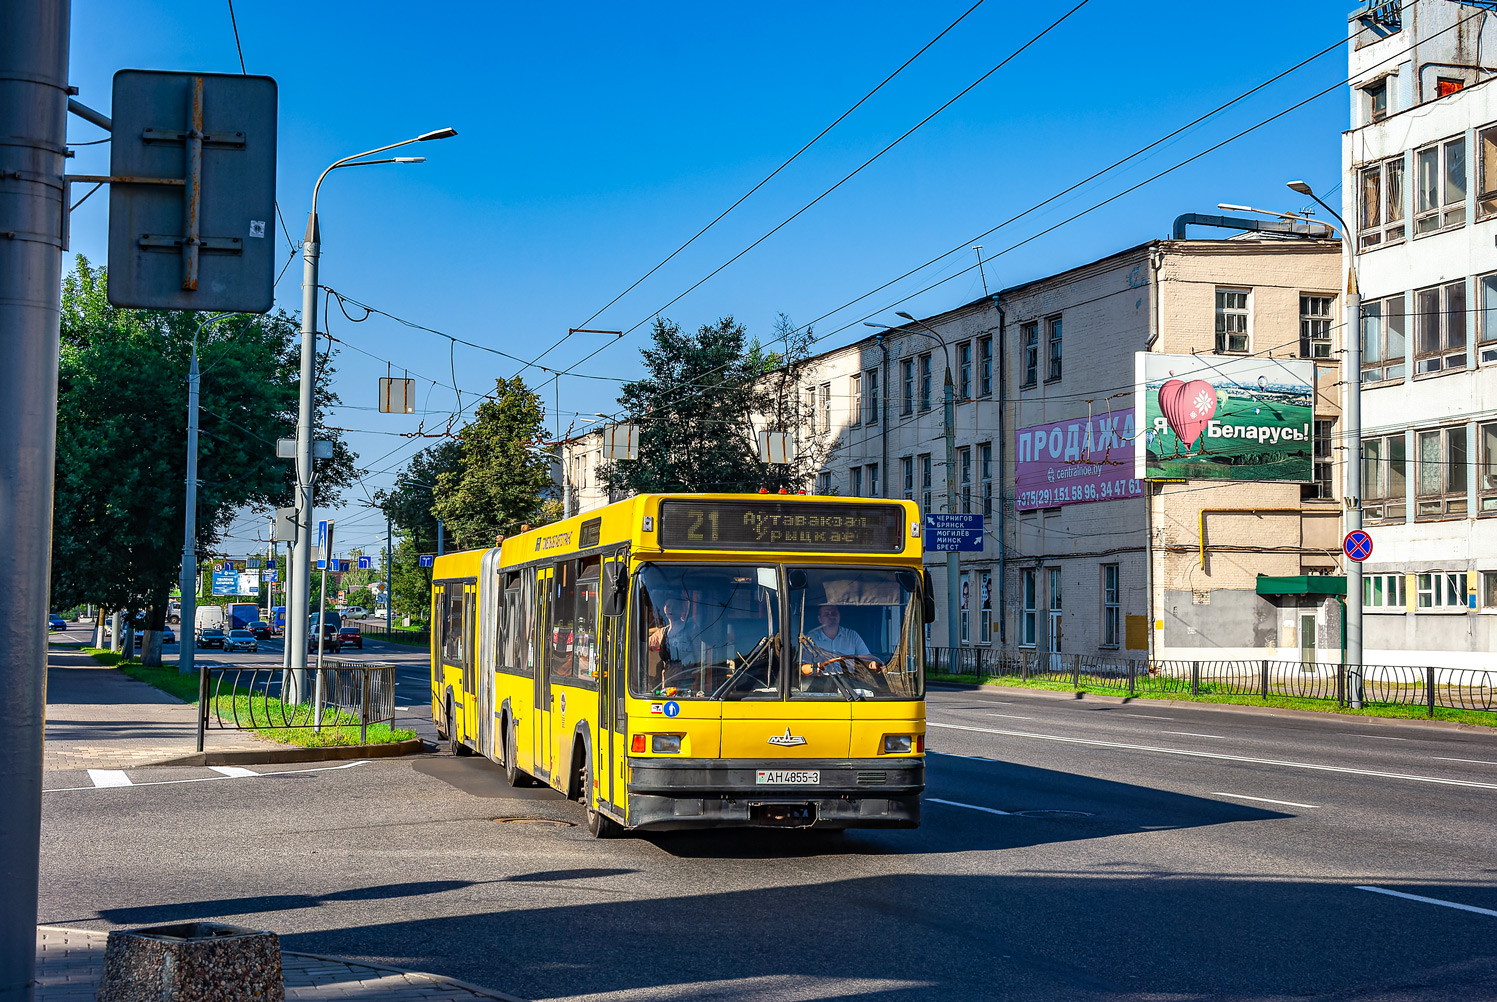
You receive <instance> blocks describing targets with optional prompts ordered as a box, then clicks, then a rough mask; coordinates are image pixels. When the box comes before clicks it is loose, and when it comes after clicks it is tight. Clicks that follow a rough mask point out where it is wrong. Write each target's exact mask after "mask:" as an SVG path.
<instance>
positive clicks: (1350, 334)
mask: <svg viewBox="0 0 1497 1002" xmlns="http://www.w3.org/2000/svg"><path fill="white" fill-rule="evenodd" d="M1287 184H1288V187H1289V189H1290V190H1291V191H1294V192H1298V193H1299V194H1301V195H1308V196H1309V197H1311V198H1313V199H1315V202H1316V204H1317V205H1319V206H1320V207H1321V208H1322V209H1324V210H1325V211H1327V212H1329V213H1330V214H1331V216H1332V218H1334V219H1335V220H1336V222H1338V223H1340V224H1341V247H1342V253H1343V254H1344V255H1345V258H1346V298H1345V300H1344V302H1345V305H1346V308H1345V311H1344V312H1345V322H1344V323H1343V324H1342V327H1341V345H1342V354H1341V385H1342V387H1343V393H1344V394H1345V396H1344V399H1343V401H1342V405H1341V421H1342V425H1341V426H1342V436H1341V437H1342V439H1343V441H1345V442H1347V443H1348V445H1347V446H1346V449H1345V452H1344V453H1343V454H1344V455H1345V456H1346V471H1345V472H1346V478H1345V480H1344V483H1345V485H1346V486H1345V491H1344V493H1345V495H1346V496H1345V498H1344V499H1343V501H1344V503H1345V505H1346V531H1347V532H1351V531H1353V530H1356V529H1360V528H1362V291H1361V289H1360V288H1359V287H1358V285H1357V245H1356V239H1355V236H1354V235H1353V234H1352V232H1351V231H1350V230H1349V229H1347V226H1346V220H1344V219H1342V218H1341V214H1340V213H1338V212H1337V211H1336V210H1335V209H1333V208H1331V207H1330V206H1329V205H1326V204H1325V203H1324V202H1322V201H1321V200H1320V198H1319V197H1318V196H1317V195H1316V194H1315V192H1314V191H1313V190H1311V188H1310V186H1309V185H1308V184H1306V183H1305V182H1304V181H1289V182H1287ZM1346 562H1347V564H1348V565H1349V566H1348V567H1347V568H1346V637H1345V638H1344V639H1345V642H1346V689H1347V692H1346V695H1347V701H1348V702H1349V703H1350V704H1351V705H1352V707H1354V708H1360V707H1361V706H1362V562H1361V561H1360V560H1352V559H1351V558H1350V557H1348V558H1347V559H1346Z"/></svg>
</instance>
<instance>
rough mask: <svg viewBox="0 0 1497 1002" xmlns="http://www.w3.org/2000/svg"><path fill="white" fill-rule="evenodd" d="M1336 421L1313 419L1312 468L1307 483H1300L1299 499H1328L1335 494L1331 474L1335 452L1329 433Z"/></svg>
mask: <svg viewBox="0 0 1497 1002" xmlns="http://www.w3.org/2000/svg"><path fill="white" fill-rule="evenodd" d="M1335 426H1336V423H1335V422H1334V421H1321V420H1319V419H1318V418H1317V419H1316V421H1315V445H1314V450H1315V452H1314V455H1315V459H1314V469H1313V470H1312V471H1311V480H1310V482H1309V483H1308V484H1300V488H1299V496H1300V500H1301V501H1329V500H1331V499H1332V498H1334V497H1335V496H1336V491H1335V488H1334V487H1333V486H1332V474H1333V473H1334V472H1335V469H1336V463H1335V456H1336V454H1335V452H1334V451H1333V450H1332V446H1331V435H1332V433H1333V429H1334V428H1335Z"/></svg>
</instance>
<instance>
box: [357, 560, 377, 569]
mask: <svg viewBox="0 0 1497 1002" xmlns="http://www.w3.org/2000/svg"><path fill="white" fill-rule="evenodd" d="M373 566H374V558H373V557H360V558H359V570H361V571H367V570H369V569H370V568H371V567H373Z"/></svg>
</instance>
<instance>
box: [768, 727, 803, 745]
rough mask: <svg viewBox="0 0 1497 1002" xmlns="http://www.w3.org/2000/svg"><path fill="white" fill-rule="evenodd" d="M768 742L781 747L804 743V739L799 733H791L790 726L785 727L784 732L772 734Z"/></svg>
mask: <svg viewBox="0 0 1497 1002" xmlns="http://www.w3.org/2000/svg"><path fill="white" fill-rule="evenodd" d="M769 743H770V744H772V745H779V746H780V747H781V748H794V747H795V746H796V745H803V744H805V743H806V739H805V738H803V737H801V736H800V735H799V734H791V733H790V728H788V727H787V728H785V733H784V734H776V735H774V736H772V737H771V738H770V739H769Z"/></svg>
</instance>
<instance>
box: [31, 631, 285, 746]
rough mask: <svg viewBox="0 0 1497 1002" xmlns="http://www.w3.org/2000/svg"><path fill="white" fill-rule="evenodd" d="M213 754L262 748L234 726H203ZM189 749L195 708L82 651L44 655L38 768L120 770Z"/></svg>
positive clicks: (194, 730)
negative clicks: (43, 732) (43, 707)
mask: <svg viewBox="0 0 1497 1002" xmlns="http://www.w3.org/2000/svg"><path fill="white" fill-rule="evenodd" d="M207 747H208V748H209V749H211V750H214V751H228V750H237V751H253V750H264V749H266V748H268V747H274V746H271V745H268V744H267V743H266V742H264V741H261V740H259V739H257V738H255V737H252V736H251V735H248V734H244V733H241V732H239V731H228V730H210V731H209V732H208V735H207ZM196 749H197V708H196V707H195V706H193V705H192V704H190V703H184V702H182V701H181V700H179V699H177V698H176V697H175V696H170V695H168V694H166V693H164V692H162V691H161V690H160V689H157V688H155V687H154V686H150V685H147V684H146V683H144V682H137V681H136V680H135V679H133V678H130V677H129V676H128V675H126V674H124V673H123V672H121V671H119V670H117V669H114V668H106V667H104V666H102V665H100V664H99V663H98V662H96V661H94V660H93V658H90V657H89V656H88V655H87V654H82V653H80V652H78V651H71V650H68V649H66V648H52V649H51V650H49V651H48V652H47V729H46V755H45V758H44V759H43V764H42V768H43V769H44V770H54V769H70V770H83V769H124V768H128V767H131V766H143V765H152V764H154V763H157V762H166V761H169V760H171V759H176V758H181V757H182V756H183V755H188V754H190V753H192V752H193V751H195V750H196Z"/></svg>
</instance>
